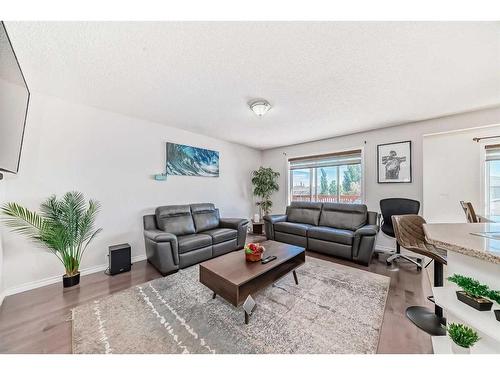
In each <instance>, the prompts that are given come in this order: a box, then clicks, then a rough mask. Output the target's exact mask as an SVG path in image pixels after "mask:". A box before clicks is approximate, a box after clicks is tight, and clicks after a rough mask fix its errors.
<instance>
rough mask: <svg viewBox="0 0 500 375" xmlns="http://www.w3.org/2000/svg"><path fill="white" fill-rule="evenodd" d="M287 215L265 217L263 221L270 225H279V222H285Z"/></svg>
mask: <svg viewBox="0 0 500 375" xmlns="http://www.w3.org/2000/svg"><path fill="white" fill-rule="evenodd" d="M286 219H287V215H266V216H264V221H267V222H269V223H271V224H275V223H279V222H281V221H286Z"/></svg>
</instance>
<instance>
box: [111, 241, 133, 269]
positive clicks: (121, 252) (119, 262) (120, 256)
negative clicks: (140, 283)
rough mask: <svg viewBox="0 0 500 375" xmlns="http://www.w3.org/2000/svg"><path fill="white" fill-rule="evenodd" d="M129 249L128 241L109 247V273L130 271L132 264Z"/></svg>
mask: <svg viewBox="0 0 500 375" xmlns="http://www.w3.org/2000/svg"><path fill="white" fill-rule="evenodd" d="M130 254H131V249H130V245H129V244H128V243H123V244H120V245H113V246H110V247H109V255H108V257H109V268H108V273H109V274H110V275H116V274H117V273H122V272H127V271H130V267H131V266H132V260H131V255H130Z"/></svg>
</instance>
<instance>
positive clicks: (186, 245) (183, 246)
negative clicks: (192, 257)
mask: <svg viewBox="0 0 500 375" xmlns="http://www.w3.org/2000/svg"><path fill="white" fill-rule="evenodd" d="M177 241H178V244H179V254H183V253H187V252H188V251H192V250H196V249H201V248H202V247H206V246H211V245H212V237H211V236H209V235H208V234H200V233H196V234H188V235H186V236H179V237H177Z"/></svg>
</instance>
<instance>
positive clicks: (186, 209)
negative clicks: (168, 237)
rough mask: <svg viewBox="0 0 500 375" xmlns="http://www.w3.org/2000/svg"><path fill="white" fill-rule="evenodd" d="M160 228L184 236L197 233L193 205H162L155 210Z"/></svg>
mask: <svg viewBox="0 0 500 375" xmlns="http://www.w3.org/2000/svg"><path fill="white" fill-rule="evenodd" d="M155 215H156V223H157V225H158V229H161V230H162V231H164V232H168V233H172V234H175V235H176V236H183V235H186V234H192V233H195V228H194V222H193V217H192V216H191V207H190V206H189V205H182V206H162V207H158V208H157V209H156V211H155Z"/></svg>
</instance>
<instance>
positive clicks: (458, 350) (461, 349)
mask: <svg viewBox="0 0 500 375" xmlns="http://www.w3.org/2000/svg"><path fill="white" fill-rule="evenodd" d="M451 352H452V353H453V354H470V348H464V347H462V346H460V345H457V344H455V342H454V341H453V340H452V341H451Z"/></svg>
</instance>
